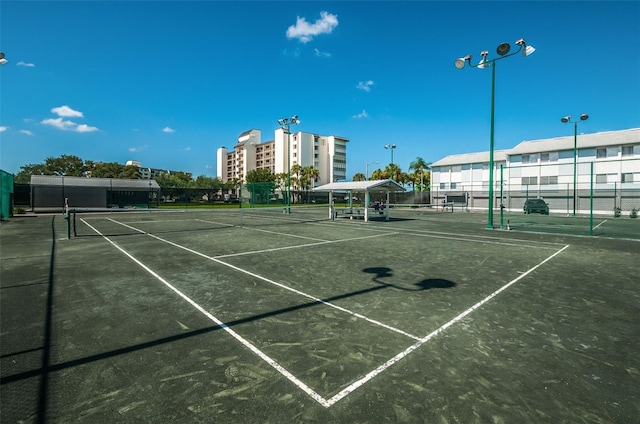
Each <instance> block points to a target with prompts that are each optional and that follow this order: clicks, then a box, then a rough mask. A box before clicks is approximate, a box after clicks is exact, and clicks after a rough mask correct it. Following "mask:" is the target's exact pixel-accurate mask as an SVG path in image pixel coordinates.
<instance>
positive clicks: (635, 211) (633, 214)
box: [629, 208, 638, 218]
mask: <svg viewBox="0 0 640 424" xmlns="http://www.w3.org/2000/svg"><path fill="white" fill-rule="evenodd" d="M637 217H638V208H633V209H631V213H630V214H629V218H637Z"/></svg>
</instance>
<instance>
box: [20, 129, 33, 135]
mask: <svg viewBox="0 0 640 424" xmlns="http://www.w3.org/2000/svg"><path fill="white" fill-rule="evenodd" d="M20 132H21V133H22V134H26V135H33V133H32V132H31V131H29V130H20Z"/></svg>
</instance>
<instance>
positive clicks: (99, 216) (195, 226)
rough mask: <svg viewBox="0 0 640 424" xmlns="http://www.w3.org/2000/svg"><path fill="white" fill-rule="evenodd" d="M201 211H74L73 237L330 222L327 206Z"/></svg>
mask: <svg viewBox="0 0 640 424" xmlns="http://www.w3.org/2000/svg"><path fill="white" fill-rule="evenodd" d="M288 210H289V209H288V208H287V209H285V208H283V207H281V206H280V207H259V208H244V207H243V208H239V207H236V208H232V207H229V208H202V209H195V208H190V209H162V208H161V209H140V210H138V209H124V208H123V209H118V208H114V209H72V210H70V217H69V225H70V232H71V233H72V234H73V236H74V237H86V236H100V235H104V236H116V235H118V236H119V235H135V234H147V233H148V234H162V233H170V232H182V231H215V230H222V229H230V228H234V227H251V228H261V227H269V226H288V225H299V224H304V223H312V222H320V221H326V220H329V218H330V217H329V211H328V207H326V206H324V207H322V206H304V207H302V206H300V207H291V208H290V211H291V212H290V213H288Z"/></svg>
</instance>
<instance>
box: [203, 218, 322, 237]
mask: <svg viewBox="0 0 640 424" xmlns="http://www.w3.org/2000/svg"><path fill="white" fill-rule="evenodd" d="M197 221H200V222H206V223H209V224H220V223H219V222H216V221H207V220H204V219H198V220H197ZM222 225H228V226H230V227H235V225H231V224H222ZM240 227H241V228H242V229H244V230H250V231H260V232H263V233H268V234H277V235H279V236H287V237H297V238H301V239H305V240H316V241H328V240H324V239H319V238H314V237H306V236H299V235H296V234H289V233H281V232H278V231H269V230H263V229H261V228H250V227H249V228H247V227H244V226H242V225H241V226H240Z"/></svg>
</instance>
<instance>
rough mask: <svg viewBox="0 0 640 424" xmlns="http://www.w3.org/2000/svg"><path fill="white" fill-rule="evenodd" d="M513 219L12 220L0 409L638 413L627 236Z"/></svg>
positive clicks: (381, 417) (24, 416) (344, 414)
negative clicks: (490, 222) (491, 222)
mask: <svg viewBox="0 0 640 424" xmlns="http://www.w3.org/2000/svg"><path fill="white" fill-rule="evenodd" d="M507 219H508V221H509V223H508V225H509V227H510V229H509V230H506V229H505V230H500V229H494V230H489V229H486V228H485V227H486V216H485V215H482V214H471V213H437V212H434V211H429V212H424V213H423V212H420V211H415V210H414V211H404V210H394V211H392V213H391V219H390V220H389V221H385V220H384V219H381V218H379V217H377V218H376V219H375V220H373V221H370V222H363V221H362V220H358V219H345V218H337V219H334V220H331V219H329V214H328V210H326V209H322V208H317V209H316V208H304V209H303V208H293V210H292V213H291V214H290V215H289V214H283V213H282V210H279V209H278V210H275V209H274V210H270V211H253V210H242V211H241V210H231V209H228V210H216V211H199V210H192V211H186V212H185V211H172V212H160V211H153V212H149V211H144V212H118V213H106V214H105V213H79V214H77V216H76V217H75V221H76V222H75V235H74V231H73V226H71V227H70V230H71V231H69V232H70V235H71V237H70V238H68V237H67V225H66V224H67V221H66V220H65V218H64V216H63V215H61V214H58V215H40V216H37V217H22V218H12V219H11V220H9V221H7V222H3V223H2V226H1V227H0V228H1V231H2V232H1V233H0V235H1V237H2V238H1V241H2V243H1V244H0V247H1V256H2V259H1V261H0V264H1V268H0V271H1V273H2V274H1V277H2V278H1V291H0V294H1V296H2V297H1V298H0V301H1V304H0V306H1V308H2V309H1V312H2V314H1V316H0V318H1V321H0V324H1V326H2V328H1V340H0V341H1V345H0V349H1V363H0V364H1V386H0V395H1V399H2V408H1V410H0V414H1V416H0V421H2V422H3V423H5V422H6V423H14V422H15V423H18V422H52V423H66V422H90V423H112V422H122V423H140V422H144V423H160V422H162V423H385V422H388V423H563V422H564V423H576V422H580V423H612V422H620V423H627V422H633V421H634V420H636V418H637V417H638V416H640V406H639V405H640V399H639V395H640V357H639V356H638V355H637V352H638V351H639V350H640V349H639V348H640V342H639V341H638V337H637V334H638V317H639V316H640V306H639V305H640V288H639V287H638V282H639V275H640V261H639V258H640V254H639V253H640V241H639V240H636V239H634V237H626V236H622V235H620V236H616V235H611V234H609V233H611V232H612V230H611V231H609V233H607V234H606V235H602V236H600V235H599V234H598V233H597V231H595V232H594V235H593V236H589V235H588V231H589V226H588V225H589V224H587V226H586V229H587V234H586V235H584V234H581V231H577V233H576V235H567V234H559V233H558V234H553V233H550V232H549V231H541V230H540V227H543V228H548V227H553V226H554V225H558V226H559V225H576V226H578V227H580V228H582V226H581V225H582V222H581V221H579V220H580V219H584V218H576V217H571V218H563V217H554V216H551V217H548V216H521V215H518V216H516V215H515V214H514V215H511V216H509V217H508V218H507ZM545 219H546V220H547V221H544V220H545ZM551 220H553V222H558V224H553V225H550V224H551ZM71 221H73V218H72V219H71ZM630 221H632V220H626V221H622V220H613V219H611V224H610V225H611V226H613V225H620V224H619V223H625V222H626V223H627V225H635V224H633V223H630ZM607 222H608V221H607ZM607 222H605V223H603V224H602V225H600V227H598V228H605V227H606V226H607ZM634 222H635V221H634ZM495 223H496V227H497V228H499V224H500V221H499V215H496V220H495ZM629 223H630V224H629ZM505 224H506V221H505ZM602 231H604V230H602ZM616 231H622V230H616ZM562 232H563V233H567V232H568V231H566V229H565V230H563V231H562ZM631 233H633V231H631ZM625 234H627V235H628V234H629V231H628V230H627V231H626V233H625Z"/></svg>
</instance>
